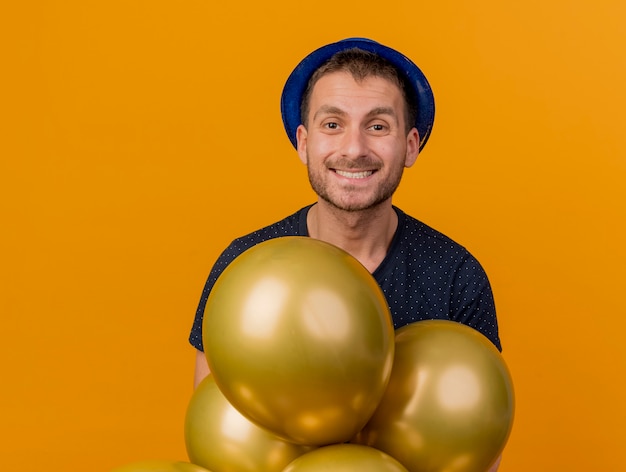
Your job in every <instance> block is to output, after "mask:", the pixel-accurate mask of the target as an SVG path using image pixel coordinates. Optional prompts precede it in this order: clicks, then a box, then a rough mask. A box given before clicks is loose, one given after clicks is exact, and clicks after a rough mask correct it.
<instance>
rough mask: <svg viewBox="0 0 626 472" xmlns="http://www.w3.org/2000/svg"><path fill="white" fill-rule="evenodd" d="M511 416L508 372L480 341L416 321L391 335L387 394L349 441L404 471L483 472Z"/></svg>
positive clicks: (465, 331)
mask: <svg viewBox="0 0 626 472" xmlns="http://www.w3.org/2000/svg"><path fill="white" fill-rule="evenodd" d="M513 413H514V395H513V385H512V380H511V376H510V373H509V370H508V368H507V366H506V364H505V362H504V360H503V358H502V356H501V354H500V352H499V351H498V350H497V349H496V348H495V346H494V345H493V344H492V343H491V342H490V341H489V340H488V339H487V338H486V337H485V336H483V335H482V334H481V333H479V332H478V331H476V330H474V329H472V328H470V327H468V326H465V325H462V324H460V323H455V322H453V321H446V320H429V321H419V322H416V323H413V324H410V325H407V326H404V327H402V328H400V329H398V330H397V332H396V350H395V356H394V364H393V369H392V372H391V379H390V380H389V385H388V388H387V391H386V393H385V396H384V397H383V399H382V400H381V402H380V405H379V407H378V409H377V410H376V412H375V413H374V415H373V417H372V418H371V420H370V421H369V422H368V424H367V425H366V427H365V428H364V429H363V431H361V432H360V433H359V434H358V436H357V438H356V440H355V442H356V443H360V444H365V445H369V446H372V447H375V448H377V449H380V450H382V451H385V452H386V453H387V454H389V455H391V456H392V457H394V458H395V459H397V460H398V461H400V462H401V463H402V464H403V465H404V466H405V467H406V468H407V469H408V470H409V471H410V472H435V471H443V470H445V471H450V472H485V471H486V470H487V469H488V468H489V467H490V466H491V465H492V464H493V463H494V462H495V460H496V459H497V458H498V456H499V455H500V454H501V452H502V450H503V449H504V446H505V444H506V442H507V440H508V437H509V434H510V432H511V428H512V425H513Z"/></svg>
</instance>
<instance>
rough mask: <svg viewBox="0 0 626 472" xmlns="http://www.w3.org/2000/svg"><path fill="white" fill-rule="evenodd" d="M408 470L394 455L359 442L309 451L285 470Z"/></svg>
mask: <svg viewBox="0 0 626 472" xmlns="http://www.w3.org/2000/svg"><path fill="white" fill-rule="evenodd" d="M328 470H332V471H333V472H408V471H407V470H406V468H405V467H404V466H403V465H402V464H400V463H399V462H398V461H397V460H395V459H394V458H393V457H391V456H389V455H388V454H385V453H384V452H382V451H379V450H378V449H374V448H372V447H368V446H361V445H358V444H335V445H331V446H324V447H320V448H319V449H315V450H314V451H312V452H308V453H306V454H304V455H302V456H300V457H298V458H297V459H296V460H294V461H293V462H292V463H291V464H289V465H288V466H287V468H286V469H285V470H284V471H283V472H320V471H328Z"/></svg>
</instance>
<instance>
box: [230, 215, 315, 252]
mask: <svg viewBox="0 0 626 472" xmlns="http://www.w3.org/2000/svg"><path fill="white" fill-rule="evenodd" d="M309 208H310V206H306V207H304V208H301V209H300V210H298V211H297V212H295V213H293V214H292V215H289V216H287V217H286V218H283V219H282V220H280V221H277V222H275V223H272V224H270V225H268V226H265V227H263V228H260V229H258V230H256V231H253V232H252V233H248V234H246V235H244V236H241V237H238V238H236V239H234V240H233V241H232V242H231V243H230V245H229V246H228V247H227V248H226V249H225V250H224V252H223V253H222V255H221V256H220V258H219V260H218V262H220V261H221V262H223V263H226V264H228V263H230V262H232V260H233V259H235V258H236V257H237V256H239V255H240V254H241V253H243V252H244V251H246V250H248V249H250V248H251V247H253V246H256V245H257V244H260V243H262V242H264V241H268V240H270V239H275V238H280V237H284V236H308V232H307V227H306V216H307V213H308V211H309Z"/></svg>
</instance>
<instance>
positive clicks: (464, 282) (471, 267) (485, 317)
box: [450, 255, 502, 351]
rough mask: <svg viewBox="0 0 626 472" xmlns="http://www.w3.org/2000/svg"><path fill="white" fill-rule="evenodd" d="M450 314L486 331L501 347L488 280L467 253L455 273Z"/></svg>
mask: <svg viewBox="0 0 626 472" xmlns="http://www.w3.org/2000/svg"><path fill="white" fill-rule="evenodd" d="M452 284H453V296H452V299H451V300H450V302H451V307H450V318H451V319H452V320H453V321H458V322H459V323H463V324H466V325H468V326H471V327H472V328H474V329H476V330H477V331H479V332H480V333H482V334H483V335H485V336H486V337H487V338H489V340H491V342H492V343H493V344H494V345H495V346H496V347H497V348H498V350H500V351H501V350H502V345H501V343H500V337H499V335H498V321H497V318H496V307H495V303H494V298H493V292H492V290H491V284H490V283H489V279H488V278H487V274H486V273H485V271H484V269H483V267H482V266H481V265H480V263H479V262H478V261H477V260H476V259H475V258H474V257H473V256H471V255H467V257H465V258H464V259H463V261H462V263H461V264H460V266H459V267H458V268H457V270H456V271H455V274H454V279H453V280H452Z"/></svg>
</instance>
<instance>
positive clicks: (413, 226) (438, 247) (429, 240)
mask: <svg viewBox="0 0 626 472" xmlns="http://www.w3.org/2000/svg"><path fill="white" fill-rule="evenodd" d="M394 208H395V207H394ZM395 210H396V213H397V214H398V231H397V232H396V238H395V239H396V240H395V241H393V243H392V244H393V246H394V247H393V248H394V249H396V250H400V251H407V250H408V251H411V252H420V253H421V252H427V253H428V254H431V255H434V256H437V255H439V256H441V255H443V254H446V255H448V256H449V257H452V258H455V259H456V258H460V259H464V258H467V257H471V255H470V253H469V251H468V250H467V249H466V248H465V247H464V246H463V245H461V244H459V243H458V242H456V241H454V240H453V239H452V238H450V237H448V236H446V235H445V234H443V233H442V232H440V231H438V230H436V229H434V228H433V227H431V226H429V225H427V224H426V223H423V222H422V221H420V220H418V219H417V218H414V217H413V216H410V215H408V214H406V213H404V212H403V211H402V210H400V209H399V208H395Z"/></svg>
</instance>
